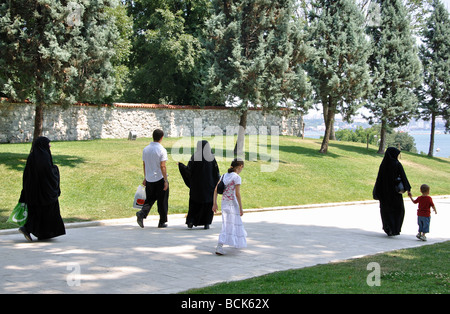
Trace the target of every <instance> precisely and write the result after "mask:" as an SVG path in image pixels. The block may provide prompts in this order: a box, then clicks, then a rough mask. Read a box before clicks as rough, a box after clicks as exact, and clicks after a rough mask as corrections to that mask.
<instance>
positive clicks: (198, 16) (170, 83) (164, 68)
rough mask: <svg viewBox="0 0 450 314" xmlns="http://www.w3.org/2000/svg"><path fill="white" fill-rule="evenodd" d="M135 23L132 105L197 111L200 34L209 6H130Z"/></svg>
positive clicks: (147, 2)
mask: <svg viewBox="0 0 450 314" xmlns="http://www.w3.org/2000/svg"><path fill="white" fill-rule="evenodd" d="M126 3H127V7H128V11H129V14H130V15H131V16H132V17H133V20H134V35H133V56H132V58H131V60H130V67H131V68H132V73H131V74H132V75H131V89H130V91H129V93H128V95H127V99H129V100H130V101H134V102H151V103H161V102H163V103H170V104H174V105H199V104H200V101H199V98H200V96H198V94H200V93H199V92H198V91H197V84H198V83H199V81H200V78H199V77H200V74H199V73H200V70H201V68H202V67H203V63H202V61H203V60H202V59H201V54H202V51H203V49H204V48H203V46H202V43H201V32H202V29H203V28H204V22H205V20H206V18H207V17H208V16H209V11H208V9H209V0H190V1H184V0H133V1H131V0H126Z"/></svg>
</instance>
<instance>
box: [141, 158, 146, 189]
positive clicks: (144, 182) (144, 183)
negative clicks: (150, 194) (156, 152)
mask: <svg viewBox="0 0 450 314" xmlns="http://www.w3.org/2000/svg"><path fill="white" fill-rule="evenodd" d="M142 164H143V165H144V181H142V185H143V186H146V185H147V180H145V161H143V162H142Z"/></svg>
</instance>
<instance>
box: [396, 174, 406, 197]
mask: <svg viewBox="0 0 450 314" xmlns="http://www.w3.org/2000/svg"><path fill="white" fill-rule="evenodd" d="M395 191H396V192H397V193H399V194H403V193H405V186H404V185H403V181H402V178H401V177H400V176H398V177H397V179H395Z"/></svg>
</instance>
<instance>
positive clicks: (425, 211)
mask: <svg viewBox="0 0 450 314" xmlns="http://www.w3.org/2000/svg"><path fill="white" fill-rule="evenodd" d="M413 203H414V204H417V203H419V209H418V210H417V216H421V217H430V215H431V210H430V207H431V206H434V203H433V199H432V198H431V196H423V195H422V196H419V197H418V198H416V199H415V200H413Z"/></svg>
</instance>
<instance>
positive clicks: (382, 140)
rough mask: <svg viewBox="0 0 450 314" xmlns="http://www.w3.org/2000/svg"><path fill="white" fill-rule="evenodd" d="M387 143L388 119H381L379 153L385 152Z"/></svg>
mask: <svg viewBox="0 0 450 314" xmlns="http://www.w3.org/2000/svg"><path fill="white" fill-rule="evenodd" d="M385 145H386V121H385V120H382V121H381V131H380V146H378V151H377V154H384V146H385Z"/></svg>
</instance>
